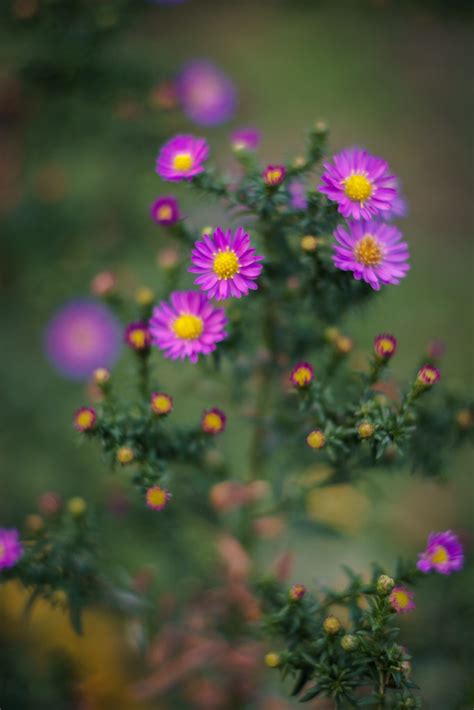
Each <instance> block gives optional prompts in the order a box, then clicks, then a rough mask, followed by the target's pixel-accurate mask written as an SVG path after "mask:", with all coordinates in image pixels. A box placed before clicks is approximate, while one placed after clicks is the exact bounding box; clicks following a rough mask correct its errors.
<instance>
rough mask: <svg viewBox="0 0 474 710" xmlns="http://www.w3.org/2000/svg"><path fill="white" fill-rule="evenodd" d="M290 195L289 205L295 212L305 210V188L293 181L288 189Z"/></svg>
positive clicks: (306, 201)
mask: <svg viewBox="0 0 474 710" xmlns="http://www.w3.org/2000/svg"><path fill="white" fill-rule="evenodd" d="M288 191H289V193H290V204H291V206H292V207H294V208H295V210H305V209H306V208H307V206H308V198H307V197H306V187H305V185H304V184H303V183H302V182H298V181H297V180H295V181H293V182H292V183H291V184H290V186H289V187H288Z"/></svg>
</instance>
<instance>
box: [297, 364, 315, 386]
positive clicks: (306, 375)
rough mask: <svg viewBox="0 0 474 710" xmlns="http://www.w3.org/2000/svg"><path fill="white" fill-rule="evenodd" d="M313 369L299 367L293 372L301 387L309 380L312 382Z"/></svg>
mask: <svg viewBox="0 0 474 710" xmlns="http://www.w3.org/2000/svg"><path fill="white" fill-rule="evenodd" d="M311 376H312V375H311V370H309V369H308V368H307V367H299V368H298V369H297V370H296V371H295V372H294V373H293V379H294V380H295V381H296V382H297V383H298V384H299V386H300V387H304V385H307V384H308V383H309V382H311Z"/></svg>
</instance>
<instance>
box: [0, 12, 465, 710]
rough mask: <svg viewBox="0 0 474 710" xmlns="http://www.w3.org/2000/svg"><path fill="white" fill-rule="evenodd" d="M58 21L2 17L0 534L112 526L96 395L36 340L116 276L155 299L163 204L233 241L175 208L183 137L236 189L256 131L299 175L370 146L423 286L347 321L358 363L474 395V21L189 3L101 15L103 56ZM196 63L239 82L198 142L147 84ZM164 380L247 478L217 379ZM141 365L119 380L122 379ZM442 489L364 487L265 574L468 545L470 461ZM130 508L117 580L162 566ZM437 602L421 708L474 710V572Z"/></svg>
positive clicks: (453, 467) (423, 597)
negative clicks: (54, 513) (199, 146)
mask: <svg viewBox="0 0 474 710" xmlns="http://www.w3.org/2000/svg"><path fill="white" fill-rule="evenodd" d="M44 5H48V3H43V5H42V4H41V3H36V4H35V3H34V2H32V3H31V2H30V6H31V7H33V9H34V8H35V7H37V9H36V10H34V12H33V13H32V14H31V10H29V11H28V7H29V6H28V3H25V1H24V0H23V4H22V3H19V2H16V3H10V2H5V8H4V10H2V13H3V17H2V32H1V44H0V105H1V107H2V108H1V114H0V119H1V128H2V132H1V134H0V148H1V152H2V156H3V157H2V164H1V172H0V210H1V219H2V240H1V246H0V288H1V293H2V298H1V300H0V312H1V317H2V328H1V330H0V357H1V367H2V372H3V377H2V382H1V384H0V388H1V389H0V392H1V401H2V421H1V435H2V440H1V447H0V462H1V469H2V482H1V495H0V520H1V524H2V525H4V526H6V525H20V524H21V521H22V519H23V517H24V516H25V514H27V513H29V512H31V511H32V510H33V509H34V507H35V500H36V498H37V496H38V495H39V494H41V493H42V492H43V491H45V490H57V491H59V492H60V493H61V495H63V496H69V495H76V494H77V495H82V496H84V497H86V498H87V499H88V500H90V501H97V502H98V506H99V507H100V506H103V502H104V500H105V498H106V496H107V495H108V493H110V490H111V487H113V485H114V484H113V482H112V481H111V476H110V474H109V473H108V472H107V471H106V470H104V465H103V463H102V461H101V460H100V457H99V455H98V453H97V452H96V451H95V450H94V448H93V447H89V446H82V447H77V446H76V443H75V437H74V436H73V433H72V430H71V426H70V424H69V422H70V419H71V412H72V411H73V410H74V409H75V408H76V407H77V406H79V405H81V404H82V403H83V402H84V401H85V400H86V396H87V395H86V393H85V386H84V385H83V384H77V383H71V382H68V381H65V380H63V379H61V378H60V377H59V376H58V375H57V374H56V373H55V372H54V371H53V370H52V368H51V366H50V365H49V364H48V363H47V362H46V361H45V359H44V356H43V351H42V333H43V330H44V327H45V324H46V322H47V321H48V318H49V317H50V315H51V314H52V312H53V311H54V310H55V308H56V307H58V306H59V305H60V304H61V303H63V302H64V301H65V300H67V299H69V298H71V297H75V296H78V295H81V294H83V295H84V294H87V293H88V284H89V282H90V280H91V279H92V277H93V276H94V275H95V274H96V273H97V272H98V271H100V270H102V269H104V268H106V269H111V270H113V271H116V272H117V273H118V275H119V278H120V280H121V282H122V283H124V284H126V288H128V289H129V291H130V293H133V290H134V288H135V287H136V286H140V285H147V286H150V287H151V288H153V289H154V290H156V291H159V290H160V286H161V285H162V279H163V275H162V273H161V272H160V271H159V269H158V267H157V265H156V253H157V251H158V249H160V248H161V247H163V246H164V245H166V244H168V243H169V242H168V241H167V238H166V237H165V234H164V232H163V231H162V230H160V228H158V227H157V226H155V225H154V224H153V223H152V222H151V220H150V218H149V214H148V208H149V205H150V203H151V202H152V201H153V199H154V198H155V197H157V196H158V195H159V194H160V193H165V194H167V193H170V192H173V193H175V194H177V195H178V196H179V198H180V201H181V202H182V205H183V210H184V212H185V213H187V214H188V215H189V221H190V223H191V224H192V225H193V226H194V227H195V228H196V229H201V228H202V227H203V226H204V225H206V224H216V223H218V222H219V221H221V220H222V213H221V212H220V211H219V209H218V208H217V207H216V205H214V204H212V203H210V202H206V201H199V202H195V203H193V201H192V200H191V199H190V197H189V195H188V193H187V191H186V189H184V188H182V187H181V186H180V187H178V188H177V189H176V190H175V189H172V190H170V189H169V185H163V184H162V183H161V182H160V180H159V178H158V176H157V175H156V174H155V173H154V169H153V168H154V159H155V156H156V153H157V151H158V148H159V146H160V144H161V143H162V142H163V141H164V140H165V139H166V138H167V137H168V136H170V135H172V134H173V133H176V132H179V131H181V132H183V131H188V132H194V133H196V134H198V135H204V136H206V137H207V138H208V140H209V142H210V144H211V148H212V154H213V156H215V157H216V159H217V161H218V163H219V164H220V165H221V166H222V167H224V168H226V169H230V168H231V166H232V165H233V163H232V157H231V154H230V150H229V147H228V142H229V133H230V131H231V130H232V129H233V128H235V127H240V126H243V125H245V126H246V125H251V126H256V127H257V128H259V129H261V130H262V132H263V146H262V149H261V153H262V156H263V158H264V160H268V162H278V161H280V160H282V159H286V158H290V157H292V156H294V155H296V154H297V153H298V152H299V151H300V150H301V149H302V146H303V141H304V132H305V130H306V129H307V128H308V126H309V125H311V124H312V123H313V122H314V121H315V120H321V119H323V120H325V121H326V122H327V123H328V125H329V127H330V130H331V136H330V145H331V150H333V151H336V150H339V149H341V148H342V147H344V146H347V145H353V144H359V145H364V146H365V147H366V148H367V149H368V150H369V151H371V152H373V153H375V154H377V155H382V156H384V157H385V158H386V159H387V160H388V161H389V163H390V165H391V167H392V168H393V170H394V172H396V174H397V175H399V176H400V180H401V182H402V186H403V190H404V192H405V194H406V196H407V199H408V203H409V214H408V218H407V219H406V221H405V222H404V223H403V230H404V233H405V236H406V239H407V241H408V242H409V244H410V248H411V252H412V269H411V271H410V273H409V276H408V278H407V279H406V280H405V281H404V282H403V283H402V284H401V285H400V286H399V287H388V288H386V289H385V290H384V291H383V292H382V294H381V296H380V297H379V298H377V299H375V305H373V306H371V307H370V309H369V310H368V311H367V312H365V313H364V317H363V318H362V319H361V318H359V316H358V314H354V315H353V316H352V318H351V320H350V322H348V323H347V331H348V332H349V333H350V334H351V335H352V336H353V337H354V339H355V340H356V343H357V346H358V347H360V348H368V347H370V343H371V341H372V338H373V335H374V333H377V332H380V331H384V330H387V331H390V332H394V333H396V334H397V337H398V339H399V344H400V345H399V355H398V356H397V360H396V363H395V366H394V367H395V372H396V374H397V375H400V376H409V375H410V373H411V372H412V370H413V367H414V363H416V362H417V361H418V358H419V356H420V355H421V353H423V351H425V349H426V345H427V343H428V342H429V341H430V340H432V339H441V340H443V341H445V342H446V345H447V351H446V355H445V357H444V360H443V363H442V374H443V380H446V381H449V382H450V385H451V386H452V387H454V388H457V389H458V390H460V391H463V390H469V391H472V362H473V340H474V339H473V329H472V322H473V320H472V319H473V315H474V313H473V296H472V273H473V272H472V267H473V256H474V254H473V242H472V238H473V234H472V208H471V202H472V188H473V179H472V173H473V161H472V104H471V100H472V79H471V75H472V61H471V60H472V56H471V45H472V25H471V22H470V17H469V15H468V14H467V13H468V10H469V7H468V5H466V6H463V4H461V3H460V4H456V3H448V2H446V3H441V2H440V3H428V2H426V3H423V2H419V3H416V2H412V3H401V2H400V3H399V2H389V1H388V0H377V1H376V0H374V1H373V2H359V3H351V2H338V3H330V2H317V1H314V2H311V1H309V0H308V1H307V2H300V1H298V0H288V1H287V2H283V1H278V0H263V1H262V2H260V3H256V2H232V3H231V2H224V1H223V0H216V1H215V2H202V1H200V0H190V1H189V2H185V3H182V4H179V5H176V6H169V7H165V6H158V5H154V4H151V3H150V4H143V6H142V5H141V3H139V2H138V0H136V2H135V3H134V7H131V6H128V7H127V8H125V3H107V2H103V3H99V4H98V5H99V6H100V13H99V14H93V15H92V17H93V22H96V23H98V26H99V27H100V28H101V29H102V30H103V35H104V36H102V35H100V41H99V42H98V45H97V46H95V45H94V44H91V45H86V44H85V43H84V39H83V38H82V37H81V36H79V37H76V36H72V35H68V34H67V33H66V39H65V40H64V41H63V42H62V43H61V42H60V41H57V38H58V33H57V30H55V29H54V28H52V27H51V26H50V25H48V24H47V23H42V22H41V21H40V18H41V12H42V11H43V9H44V7H43V6H44ZM79 5H80V4H79ZM79 5H78V6H79ZM92 5H94V4H92ZM92 5H91V7H92ZM22 7H23V8H24V7H26V8H27V11H26V16H25V17H23V16H22V12H23V15H24V14H25V10H24V9H23V10H22ZM122 7H123V9H121V8H122ZM18 8H20V10H19V9H18ZM28 13H30V15H29V16H28ZM196 57H198V58H208V59H210V60H211V61H213V62H215V64H217V65H218V66H219V67H220V68H221V69H222V70H223V71H225V72H226V73H227V74H228V75H229V76H230V77H231V78H232V80H233V81H234V82H235V83H236V85H237V87H238V90H239V108H238V112H237V115H236V116H235V118H234V120H233V121H232V122H231V123H230V124H226V125H224V126H220V127H217V128H213V129H212V130H211V129H205V130H203V129H202V128H200V127H196V126H193V125H192V124H191V123H190V122H189V121H188V120H187V119H186V118H185V117H184V116H183V115H181V114H180V113H179V112H178V113H177V112H166V111H163V110H160V109H157V108H156V106H154V105H153V102H152V101H150V92H151V91H152V90H153V87H154V86H155V85H157V84H159V83H160V82H162V81H165V80H167V79H169V78H170V77H173V75H174V74H175V73H176V71H177V70H179V68H180V67H181V66H182V65H183V64H184V63H185V62H187V61H189V60H191V59H194V58H196ZM188 283H191V280H189V282H188ZM157 362H160V365H159V368H160V370H159V371H160V376H161V377H162V379H163V381H165V380H166V381H167V382H170V383H172V388H173V395H174V396H176V397H181V402H182V404H181V407H180V411H181V415H180V414H179V412H177V416H181V417H182V420H183V421H186V422H192V421H193V420H195V419H196V418H197V416H198V415H199V412H200V410H201V409H202V407H203V406H209V405H213V404H222V405H223V406H225V408H226V409H227V410H228V411H229V414H230V415H231V423H230V425H229V429H228V432H227V434H226V437H225V439H224V440H223V441H222V442H220V444H219V447H220V449H221V450H222V452H223V453H224V455H225V456H228V457H229V458H231V459H232V460H233V461H234V462H235V474H236V475H237V476H238V475H243V474H244V473H245V471H244V468H245V460H244V458H243V457H242V454H241V447H240V441H241V438H242V437H243V438H244V440H245V439H246V437H247V435H248V431H247V429H246V424H245V421H244V419H243V417H241V416H238V414H237V413H235V416H234V419H233V420H232V407H231V405H230V403H228V402H227V401H226V383H225V378H222V379H221V381H220V382H218V383H216V384H213V383H208V382H202V380H201V379H200V377H196V374H195V370H194V369H193V366H192V365H182V366H181V365H180V366H178V365H170V364H165V363H164V362H163V361H161V360H159V359H157ZM129 366H130V364H129V362H128V361H127V360H125V361H124V362H123V363H122V364H121V365H120V372H123V373H126V371H127V369H128V368H129ZM170 387H171V385H170ZM190 390H191V392H190ZM433 445H434V446H436V442H433ZM446 473H447V474H448V475H447V476H446V480H444V479H443V480H442V481H437V482H433V481H424V480H420V479H418V478H415V477H412V476H410V475H409V473H408V472H407V473H406V474H402V475H400V476H398V477H394V478H393V479H392V478H390V477H389V475H388V474H387V475H383V474H380V475H379V474H377V478H376V480H374V478H372V479H370V480H367V481H365V482H364V483H363V484H361V486H360V487H359V491H358V494H360V495H363V496H364V497H366V506H365V508H364V511H363V513H362V514H361V516H360V517H361V519H360V520H357V519H355V520H354V524H353V526H352V528H351V530H350V534H349V535H348V536H347V537H331V538H317V539H315V538H314V537H310V536H303V535H302V534H301V533H300V532H299V533H295V532H294V531H290V532H288V533H285V534H284V535H283V537H280V538H278V540H276V541H272V542H271V543H267V544H265V545H262V550H261V556H262V560H263V562H264V564H265V562H266V561H267V560H269V559H272V558H273V556H274V555H275V554H276V553H277V552H278V551H281V550H283V549H286V548H287V547H290V548H291V549H292V550H293V551H295V552H296V553H297V565H296V570H295V572H294V575H293V576H294V577H295V581H296V580H297V581H303V582H306V583H307V584H310V585H311V584H314V582H315V580H316V579H317V580H318V581H319V582H320V581H321V580H329V581H335V580H338V578H339V577H340V572H339V565H340V564H341V563H347V564H351V565H352V566H354V567H355V568H358V567H359V568H362V569H363V568H366V567H367V566H368V563H369V562H370V560H373V559H379V560H380V561H381V562H384V563H387V564H392V563H393V561H394V559H395V558H396V556H397V555H399V554H403V555H409V554H410V555H412V554H414V553H415V551H416V550H419V549H422V546H423V542H424V539H425V537H426V534H427V533H428V532H430V531H431V530H432V529H447V528H448V527H452V528H455V529H456V530H460V531H462V532H463V534H464V535H465V539H468V537H469V528H470V522H471V520H472V513H473V509H472V455H471V452H464V453H463V454H462V455H460V456H456V458H455V459H453V460H452V461H451V462H450V465H449V470H448V471H446ZM125 490H126V488H125ZM133 506H135V503H134V502H132V512H131V513H130V514H129V518H127V520H128V521H129V524H128V525H126V526H124V524H123V521H122V520H117V519H115V518H113V516H109V517H108V518H107V517H106V522H105V528H104V547H105V551H106V552H105V557H106V559H107V560H108V562H107V563H106V565H107V566H108V567H110V569H112V570H114V569H115V568H116V567H118V566H122V565H123V567H124V568H126V569H128V571H129V572H130V573H133V571H134V570H136V569H139V568H140V566H142V565H143V564H151V565H152V566H153V564H154V560H155V557H154V556H155V555H156V550H155V547H156V545H157V544H159V542H160V534H159V530H157V529H156V528H155V529H154V528H153V527H152V525H151V524H148V523H147V524H141V523H140V522H138V517H139V516H138V513H137V510H136V509H135V508H134V507H133ZM352 513H353V509H352V503H351V502H349V504H348V510H347V515H351V514H352ZM471 534H472V529H471ZM203 554H204V555H205V552H203ZM160 564H161V563H160ZM163 564H165V568H164V569H163V568H162V567H160V573H159V574H158V578H159V579H158V586H159V587H161V586H162V587H163V588H165V587H166V577H167V574H168V573H169V574H170V575H171V576H173V574H175V572H173V570H172V569H169V570H167V568H166V564H171V563H170V562H169V561H168V562H166V561H165V562H164V563H163ZM441 582H442V583H440V580H431V579H430V580H427V581H426V583H425V585H424V586H423V588H422V589H421V590H420V592H419V595H418V606H419V611H418V613H417V615H416V618H410V619H408V620H406V621H405V620H403V622H402V623H403V627H404V634H405V638H406V640H407V645H408V646H409V647H410V649H411V650H413V652H414V656H415V659H416V658H417V657H418V658H419V660H418V662H415V670H414V674H415V679H416V681H417V682H419V684H420V685H421V687H422V688H423V698H424V702H425V705H424V707H427V708H432V709H433V710H438V709H439V710H451V709H452V710H454V709H455V708H468V707H471V706H472V704H473V702H474V696H473V693H474V690H473V687H472V681H471V680H470V670H469V659H470V658H472V653H474V650H473V649H472V647H470V646H469V644H470V639H469V627H470V628H471V629H472V622H473V620H474V619H473V615H472V608H471V607H470V605H469V597H470V596H472V594H470V592H471V588H472V582H473V574H472V569H467V570H466V571H465V572H463V573H462V575H460V576H459V577H456V578H455V579H449V580H441ZM78 643H79V642H78ZM117 707H118V706H117ZM124 707H125V706H124ZM156 707H161V706H160V705H156ZM6 710H8V709H6Z"/></svg>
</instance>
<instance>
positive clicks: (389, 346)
mask: <svg viewBox="0 0 474 710" xmlns="http://www.w3.org/2000/svg"><path fill="white" fill-rule="evenodd" d="M377 347H378V348H379V350H380V352H382V353H383V354H384V355H391V354H392V353H393V351H394V349H395V345H394V344H393V342H392V341H391V340H389V339H388V338H382V340H379V342H378V343H377Z"/></svg>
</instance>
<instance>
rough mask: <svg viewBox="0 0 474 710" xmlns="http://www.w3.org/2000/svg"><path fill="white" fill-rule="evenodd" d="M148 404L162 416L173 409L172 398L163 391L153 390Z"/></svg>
mask: <svg viewBox="0 0 474 710" xmlns="http://www.w3.org/2000/svg"><path fill="white" fill-rule="evenodd" d="M150 405H151V409H152V412H154V413H155V414H157V415H158V416H159V417H163V416H164V415H166V414H169V413H170V412H172V411H173V398H172V397H170V396H169V394H165V393H164V392H153V393H152V395H151V400H150Z"/></svg>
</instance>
